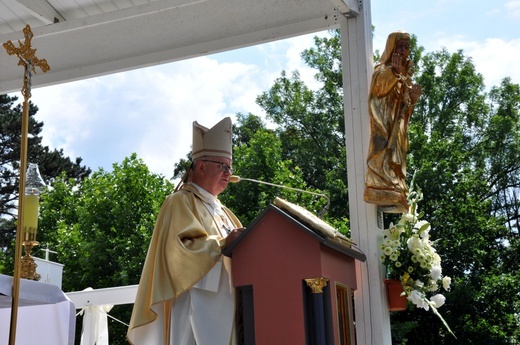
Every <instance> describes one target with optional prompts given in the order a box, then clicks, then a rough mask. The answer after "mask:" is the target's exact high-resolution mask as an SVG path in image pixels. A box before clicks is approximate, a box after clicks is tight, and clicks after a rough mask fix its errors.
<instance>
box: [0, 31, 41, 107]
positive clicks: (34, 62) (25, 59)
mask: <svg viewBox="0 0 520 345" xmlns="http://www.w3.org/2000/svg"><path fill="white" fill-rule="evenodd" d="M23 35H24V37H25V41H24V42H23V43H22V42H20V40H18V45H19V47H18V48H16V47H15V45H14V44H13V42H11V41H7V42H6V43H4V48H5V50H6V51H7V54H9V55H16V56H18V58H19V59H20V61H18V66H24V68H25V73H24V79H23V88H22V95H23V96H24V98H25V99H26V100H28V99H29V98H31V77H32V73H36V67H40V68H41V70H42V72H43V73H46V72H47V71H48V70H50V69H51V68H50V67H49V65H48V64H47V60H45V59H42V60H40V59H38V58H37V57H36V55H35V54H36V49H33V48H32V47H31V40H32V38H33V36H34V35H33V33H32V31H31V27H30V26H29V24H27V26H25V28H24V29H23Z"/></svg>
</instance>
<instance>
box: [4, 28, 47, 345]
mask: <svg viewBox="0 0 520 345" xmlns="http://www.w3.org/2000/svg"><path fill="white" fill-rule="evenodd" d="M23 34H24V37H25V41H24V42H23V43H22V42H20V40H18V45H19V47H18V48H17V47H15V45H14V44H13V42H11V41H7V42H6V43H4V48H5V50H6V51H7V54H9V55H16V56H17V57H18V59H19V61H18V66H23V67H24V79H23V88H22V95H23V96H24V102H23V112H22V142H21V146H20V185H19V189H18V224H17V228H16V247H15V254H14V255H15V257H14V277H13V293H12V296H13V300H12V303H11V325H10V329H9V345H14V344H15V338H16V321H17V317H18V299H19V294H20V275H21V272H20V271H21V267H20V266H21V264H20V262H21V256H22V253H21V252H22V240H23V237H22V232H23V215H24V199H25V198H24V197H23V196H24V194H25V177H26V176H25V175H26V172H27V137H28V132H29V98H31V77H32V73H36V67H39V68H40V69H41V70H42V72H43V73H46V72H47V71H48V70H50V67H49V65H48V64H47V61H46V60H45V59H43V60H40V59H38V58H37V57H36V55H35V53H36V49H33V48H31V40H32V38H33V33H32V31H31V27H30V26H29V24H27V26H26V27H25V28H24V29H23Z"/></svg>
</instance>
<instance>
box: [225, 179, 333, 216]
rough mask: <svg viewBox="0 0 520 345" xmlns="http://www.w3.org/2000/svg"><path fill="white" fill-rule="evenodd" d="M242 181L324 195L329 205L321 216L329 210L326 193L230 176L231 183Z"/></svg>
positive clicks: (328, 202)
mask: <svg viewBox="0 0 520 345" xmlns="http://www.w3.org/2000/svg"><path fill="white" fill-rule="evenodd" d="M240 181H250V182H255V183H260V184H266V185H268V186H273V187H280V188H286V189H290V190H294V191H297V192H300V193H307V194H312V195H317V196H321V197H324V198H325V199H327V205H325V207H324V208H323V210H322V211H321V212H320V214H319V215H318V217H319V218H322V217H323V215H324V214H325V213H326V212H327V211H328V209H329V206H330V199H329V197H328V196H326V195H325V194H321V193H315V192H309V191H307V190H303V189H299V188H293V187H287V186H284V185H281V184H275V183H270V182H264V181H260V180H254V179H252V178H244V177H240V176H237V175H231V176H230V177H229V182H231V183H238V182H240Z"/></svg>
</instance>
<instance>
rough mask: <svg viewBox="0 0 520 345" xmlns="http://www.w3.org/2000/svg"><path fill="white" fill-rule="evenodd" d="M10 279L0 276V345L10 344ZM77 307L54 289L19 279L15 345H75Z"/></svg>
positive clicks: (11, 281) (59, 291) (43, 284)
mask: <svg viewBox="0 0 520 345" xmlns="http://www.w3.org/2000/svg"><path fill="white" fill-rule="evenodd" d="M12 290H13V277H10V276H6V275H3V274H0V345H4V344H5V345H7V344H8V343H9V329H10V325H11V303H12ZM75 310H76V307H75V306H74V303H72V302H71V301H70V300H69V299H68V298H67V296H66V295H65V294H64V293H63V292H62V291H61V290H60V289H59V288H58V287H57V286H55V285H52V284H45V283H41V282H37V281H32V280H27V279H21V280H20V293H19V300H18V317H17V327H16V345H47V344H48V345H74V331H75V327H76V315H75Z"/></svg>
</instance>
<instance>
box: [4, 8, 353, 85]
mask: <svg viewBox="0 0 520 345" xmlns="http://www.w3.org/2000/svg"><path fill="white" fill-rule="evenodd" d="M360 4H362V1H361V0H0V43H6V42H7V41H12V42H13V43H14V45H15V46H19V44H20V43H19V42H18V41H21V42H22V43H23V41H24V36H23V32H22V30H23V29H24V28H25V27H26V25H30V27H31V30H32V32H33V34H34V36H33V38H32V42H31V44H32V47H33V48H35V49H37V52H36V56H37V57H38V58H39V59H45V60H46V61H47V63H48V65H49V66H50V68H51V70H50V71H48V72H47V73H45V74H43V73H42V72H41V71H39V70H38V69H37V70H36V75H34V76H33V78H32V86H33V87H39V86H46V85H53V84H58V83H63V82H68V81H73V80H79V79H84V78H90V77H94V76H99V75H105V74H110V73H114V72H120V71H125V70H130V69H135V68H140V67H146V66H151V65H156V64H161V63H166V62H172V61H177V60H182V59H187V58H191V57H195V56H201V55H206V54H212V53H217V52H221V51H225V50H230V49H237V48H241V47H245V46H250V45H255V44H261V43H266V42H269V41H274V40H279V39H284V38H288V37H293V36H298V35H302V34H307V33H312V32H318V31H323V30H327V29H333V28H336V27H338V16H341V15H345V16H356V15H357V14H358V13H359V6H360ZM17 63H18V59H17V58H16V57H15V56H10V55H8V53H7V51H6V49H3V47H2V48H1V49H0V94H5V93H9V92H14V91H18V90H20V88H21V76H22V67H20V66H17Z"/></svg>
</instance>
